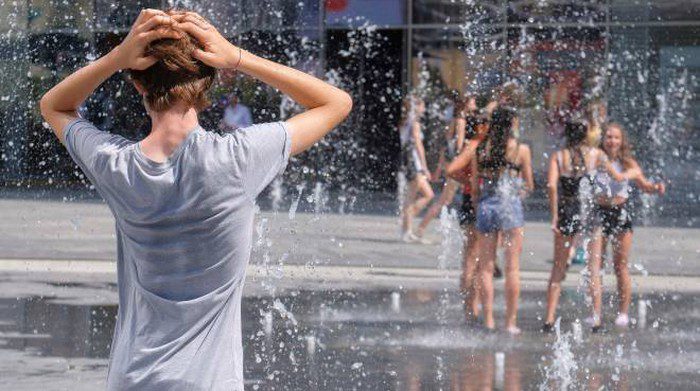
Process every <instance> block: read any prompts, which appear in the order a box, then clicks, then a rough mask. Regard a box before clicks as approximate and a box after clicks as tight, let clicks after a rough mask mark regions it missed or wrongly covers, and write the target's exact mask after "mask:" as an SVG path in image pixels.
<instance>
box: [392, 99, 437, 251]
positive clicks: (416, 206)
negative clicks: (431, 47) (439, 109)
mask: <svg viewBox="0 0 700 391" xmlns="http://www.w3.org/2000/svg"><path fill="white" fill-rule="evenodd" d="M424 113H425V102H423V100H422V99H420V98H419V97H417V96H414V95H409V96H407V97H406V98H404V102H403V106H402V110H401V123H400V124H399V137H400V139H401V163H402V170H403V172H404V173H405V175H406V180H407V181H408V189H407V191H406V195H405V197H404V200H403V205H402V210H401V239H402V240H403V241H404V242H407V243H410V242H415V241H418V240H420V238H418V237H417V236H416V235H415V234H414V233H413V218H414V217H415V216H416V215H418V214H419V213H420V212H421V211H422V210H423V208H425V207H426V206H427V205H428V203H430V200H432V199H433V197H435V193H434V192H433V188H432V187H431V186H430V171H429V170H428V163H427V161H426V159H425V147H424V146H423V132H422V131H421V127H420V119H421V117H422V116H423V114H424Z"/></svg>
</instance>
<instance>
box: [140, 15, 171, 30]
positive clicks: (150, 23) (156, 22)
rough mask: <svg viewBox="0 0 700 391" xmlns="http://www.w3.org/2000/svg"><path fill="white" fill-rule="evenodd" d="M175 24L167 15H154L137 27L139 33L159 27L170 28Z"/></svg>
mask: <svg viewBox="0 0 700 391" xmlns="http://www.w3.org/2000/svg"><path fill="white" fill-rule="evenodd" d="M173 24H175V21H174V20H173V18H171V17H170V16H168V15H155V16H153V17H151V18H150V19H148V20H147V21H145V22H143V23H142V24H141V25H139V31H149V30H152V29H153V28H155V27H157V26H161V25H165V26H172V25H173Z"/></svg>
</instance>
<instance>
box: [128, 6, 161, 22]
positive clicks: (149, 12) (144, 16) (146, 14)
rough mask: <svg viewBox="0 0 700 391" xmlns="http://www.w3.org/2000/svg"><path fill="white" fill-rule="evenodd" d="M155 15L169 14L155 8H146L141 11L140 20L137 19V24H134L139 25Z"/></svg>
mask: <svg viewBox="0 0 700 391" xmlns="http://www.w3.org/2000/svg"><path fill="white" fill-rule="evenodd" d="M155 15H167V14H166V13H165V12H163V11H161V10H157V9H153V8H146V9H143V10H141V12H140V13H139V16H138V18H136V22H134V24H135V25H139V24H141V23H143V22H145V21H147V20H148V19H150V18H151V17H153V16H155Z"/></svg>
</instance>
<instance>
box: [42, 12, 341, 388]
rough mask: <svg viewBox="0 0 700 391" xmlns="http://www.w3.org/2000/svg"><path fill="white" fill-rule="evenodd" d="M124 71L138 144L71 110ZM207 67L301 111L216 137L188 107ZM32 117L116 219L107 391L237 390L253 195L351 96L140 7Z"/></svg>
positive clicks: (184, 20) (211, 31)
mask: <svg viewBox="0 0 700 391" xmlns="http://www.w3.org/2000/svg"><path fill="white" fill-rule="evenodd" d="M127 69H128V70H129V72H130V74H131V79H132V80H133V82H134V86H135V87H136V89H137V91H138V92H139V93H140V94H141V95H142V97H143V101H144V104H145V106H146V111H147V113H148V115H149V117H150V118H151V123H152V128H151V132H150V134H149V135H148V136H147V137H146V138H145V139H143V140H141V141H139V142H133V141H130V140H126V139H124V138H122V137H121V136H118V135H116V134H110V133H107V132H103V131H100V130H99V129H97V128H96V127H95V126H94V125H93V124H91V123H90V122H88V121H86V120H84V119H82V118H79V116H78V113H77V108H78V107H79V106H80V105H81V104H82V102H84V101H85V99H86V98H87V97H88V96H89V95H90V94H91V93H92V92H93V91H94V90H95V89H96V88H97V87H98V86H99V85H100V84H101V83H102V82H104V81H105V80H106V79H108V78H109V77H110V76H111V75H113V74H114V73H116V72H118V71H119V70H127ZM217 69H234V70H237V71H239V72H241V73H244V74H246V75H249V76H251V77H254V78H256V79H258V80H260V81H262V82H264V83H266V84H268V85H270V86H271V87H274V88H277V89H279V90H280V91H282V92H283V93H285V94H287V95H289V96H290V97H291V98H292V99H294V100H295V101H296V102H298V103H299V104H300V105H302V106H304V107H306V111H305V112H303V113H301V114H299V115H296V116H294V117H292V118H290V119H288V120H286V121H281V122H274V123H267V124H258V125H253V126H251V127H248V128H245V129H240V130H237V131H235V132H232V133H228V134H225V135H217V134H215V133H212V132H208V131H205V130H204V129H203V128H201V126H199V121H198V114H199V112H200V111H201V110H202V109H204V108H205V107H206V106H207V104H208V102H207V98H206V93H207V90H208V89H209V88H210V87H211V84H212V82H213V80H214V78H215V77H216V72H217ZM40 106H41V113H42V115H43V116H44V118H45V119H46V121H47V122H48V123H49V125H51V128H53V130H54V132H55V134H56V136H57V137H58V138H59V140H61V142H63V143H64V144H65V146H66V148H67V149H68V152H69V153H70V155H71V157H72V158H73V159H74V160H75V162H76V163H77V164H78V165H79V166H80V167H81V169H82V170H83V172H85V174H86V175H87V177H88V178H89V179H90V182H92V184H93V185H94V186H95V188H96V189H97V190H98V191H99V193H100V195H102V197H103V198H104V199H105V201H106V202H107V204H108V205H109V207H110V209H111V211H112V213H113V214H114V217H115V220H116V234H117V235H116V236H117V247H118V251H117V254H118V259H117V281H118V290H119V314H118V317H117V323H116V326H115V331H114V338H113V340H112V348H111V351H110V359H109V371H108V374H107V387H106V388H107V389H108V390H127V389H128V390H184V389H187V390H194V389H198V390H222V391H223V390H243V385H244V381H243V347H242V343H241V311H240V309H241V296H242V292H243V283H244V279H245V270H246V265H247V264H248V260H249V258H250V248H251V241H252V234H253V233H252V227H253V219H254V216H255V210H256V208H257V207H256V206H255V200H256V197H257V196H258V194H259V193H260V192H261V191H262V190H263V188H265V186H266V185H267V184H268V183H269V182H270V181H272V179H274V178H275V176H276V175H277V174H278V173H279V172H281V171H282V170H284V168H285V166H286V164H287V160H288V158H289V155H290V154H292V155H293V154H298V153H301V152H303V151H304V150H306V149H308V148H310V147H311V146H312V145H313V144H314V143H316V142H317V141H318V140H320V139H321V138H322V137H323V136H324V135H326V134H327V133H328V132H329V131H330V130H331V129H332V128H333V127H335V126H336V125H337V124H338V123H340V122H341V121H342V120H343V119H344V118H345V117H346V116H347V115H348V113H349V112H350V109H351V107H352V101H351V99H350V96H349V95H348V94H347V93H345V92H343V91H341V90H339V89H337V88H335V87H333V86H331V85H329V84H327V83H324V82H323V81H321V80H318V79H316V78H314V77H313V76H310V75H307V74H305V73H303V72H300V71H297V70H294V69H292V68H289V67H286V66H284V65H281V64H277V63H274V62H272V61H268V60H265V59H263V58H260V57H258V56H255V55H253V54H251V53H249V52H247V51H245V50H242V49H241V48H239V47H236V46H234V45H232V44H231V43H229V42H228V41H227V40H226V39H225V38H224V37H223V36H222V35H221V34H220V33H219V32H218V31H217V30H216V28H214V26H212V25H211V24H210V23H209V22H207V21H206V20H204V18H202V17H201V16H199V15H198V14H196V13H192V12H177V11H170V12H168V13H166V12H163V11H159V10H144V11H143V12H141V14H140V15H139V16H138V18H137V20H136V22H135V23H134V25H133V27H132V28H131V31H130V32H129V34H128V35H127V37H126V38H125V39H124V41H123V42H122V43H121V44H120V45H119V46H117V47H116V48H115V49H114V50H112V51H111V52H109V53H108V54H107V55H105V56H104V57H101V58H99V59H98V60H96V61H95V62H93V63H90V64H89V65H87V66H85V67H84V68H82V69H79V70H78V71H76V72H75V73H73V74H72V75H70V76H68V77H67V78H66V79H65V80H63V81H61V82H60V83H59V84H58V85H56V86H55V87H53V88H52V89H51V90H50V91H48V92H47V93H46V94H45V95H44V96H43V97H42V99H41V103H40Z"/></svg>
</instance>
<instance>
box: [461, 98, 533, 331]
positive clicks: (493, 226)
mask: <svg viewBox="0 0 700 391" xmlns="http://www.w3.org/2000/svg"><path fill="white" fill-rule="evenodd" d="M518 126H519V121H518V117H517V114H516V112H515V111H514V110H513V109H510V108H505V107H503V108H501V107H499V108H497V109H496V110H495V111H494V112H493V114H492V116H491V124H490V129H489V134H488V138H487V140H486V141H485V142H483V143H481V145H480V146H479V148H478V149H477V151H476V153H475V155H474V157H473V159H474V163H475V164H474V165H473V167H475V169H476V170H475V175H473V176H472V184H471V188H472V192H473V193H472V198H473V199H475V200H478V206H477V210H476V230H477V246H478V247H479V250H478V254H479V256H478V260H477V276H479V277H480V282H481V284H480V286H481V288H482V291H481V292H480V296H481V300H482V306H483V313H484V325H485V326H486V328H488V329H494V328H495V322H494V319H493V269H494V263H495V261H496V249H497V247H498V234H499V232H502V233H503V238H504V241H505V244H506V254H505V255H506V256H505V258H506V273H505V276H506V321H505V329H506V331H507V332H508V333H510V334H514V335H515V334H519V333H520V329H519V328H518V326H517V313H518V297H519V296H520V267H519V262H520V253H521V251H522V242H523V225H524V219H523V204H522V198H523V197H524V196H525V195H527V193H529V192H530V191H532V189H533V188H534V182H533V177H532V157H531V152H530V148H529V147H528V146H527V145H523V144H520V143H519V142H518V140H517V139H516V138H515V136H514V135H513V131H514V130H515V129H517V128H518Z"/></svg>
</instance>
